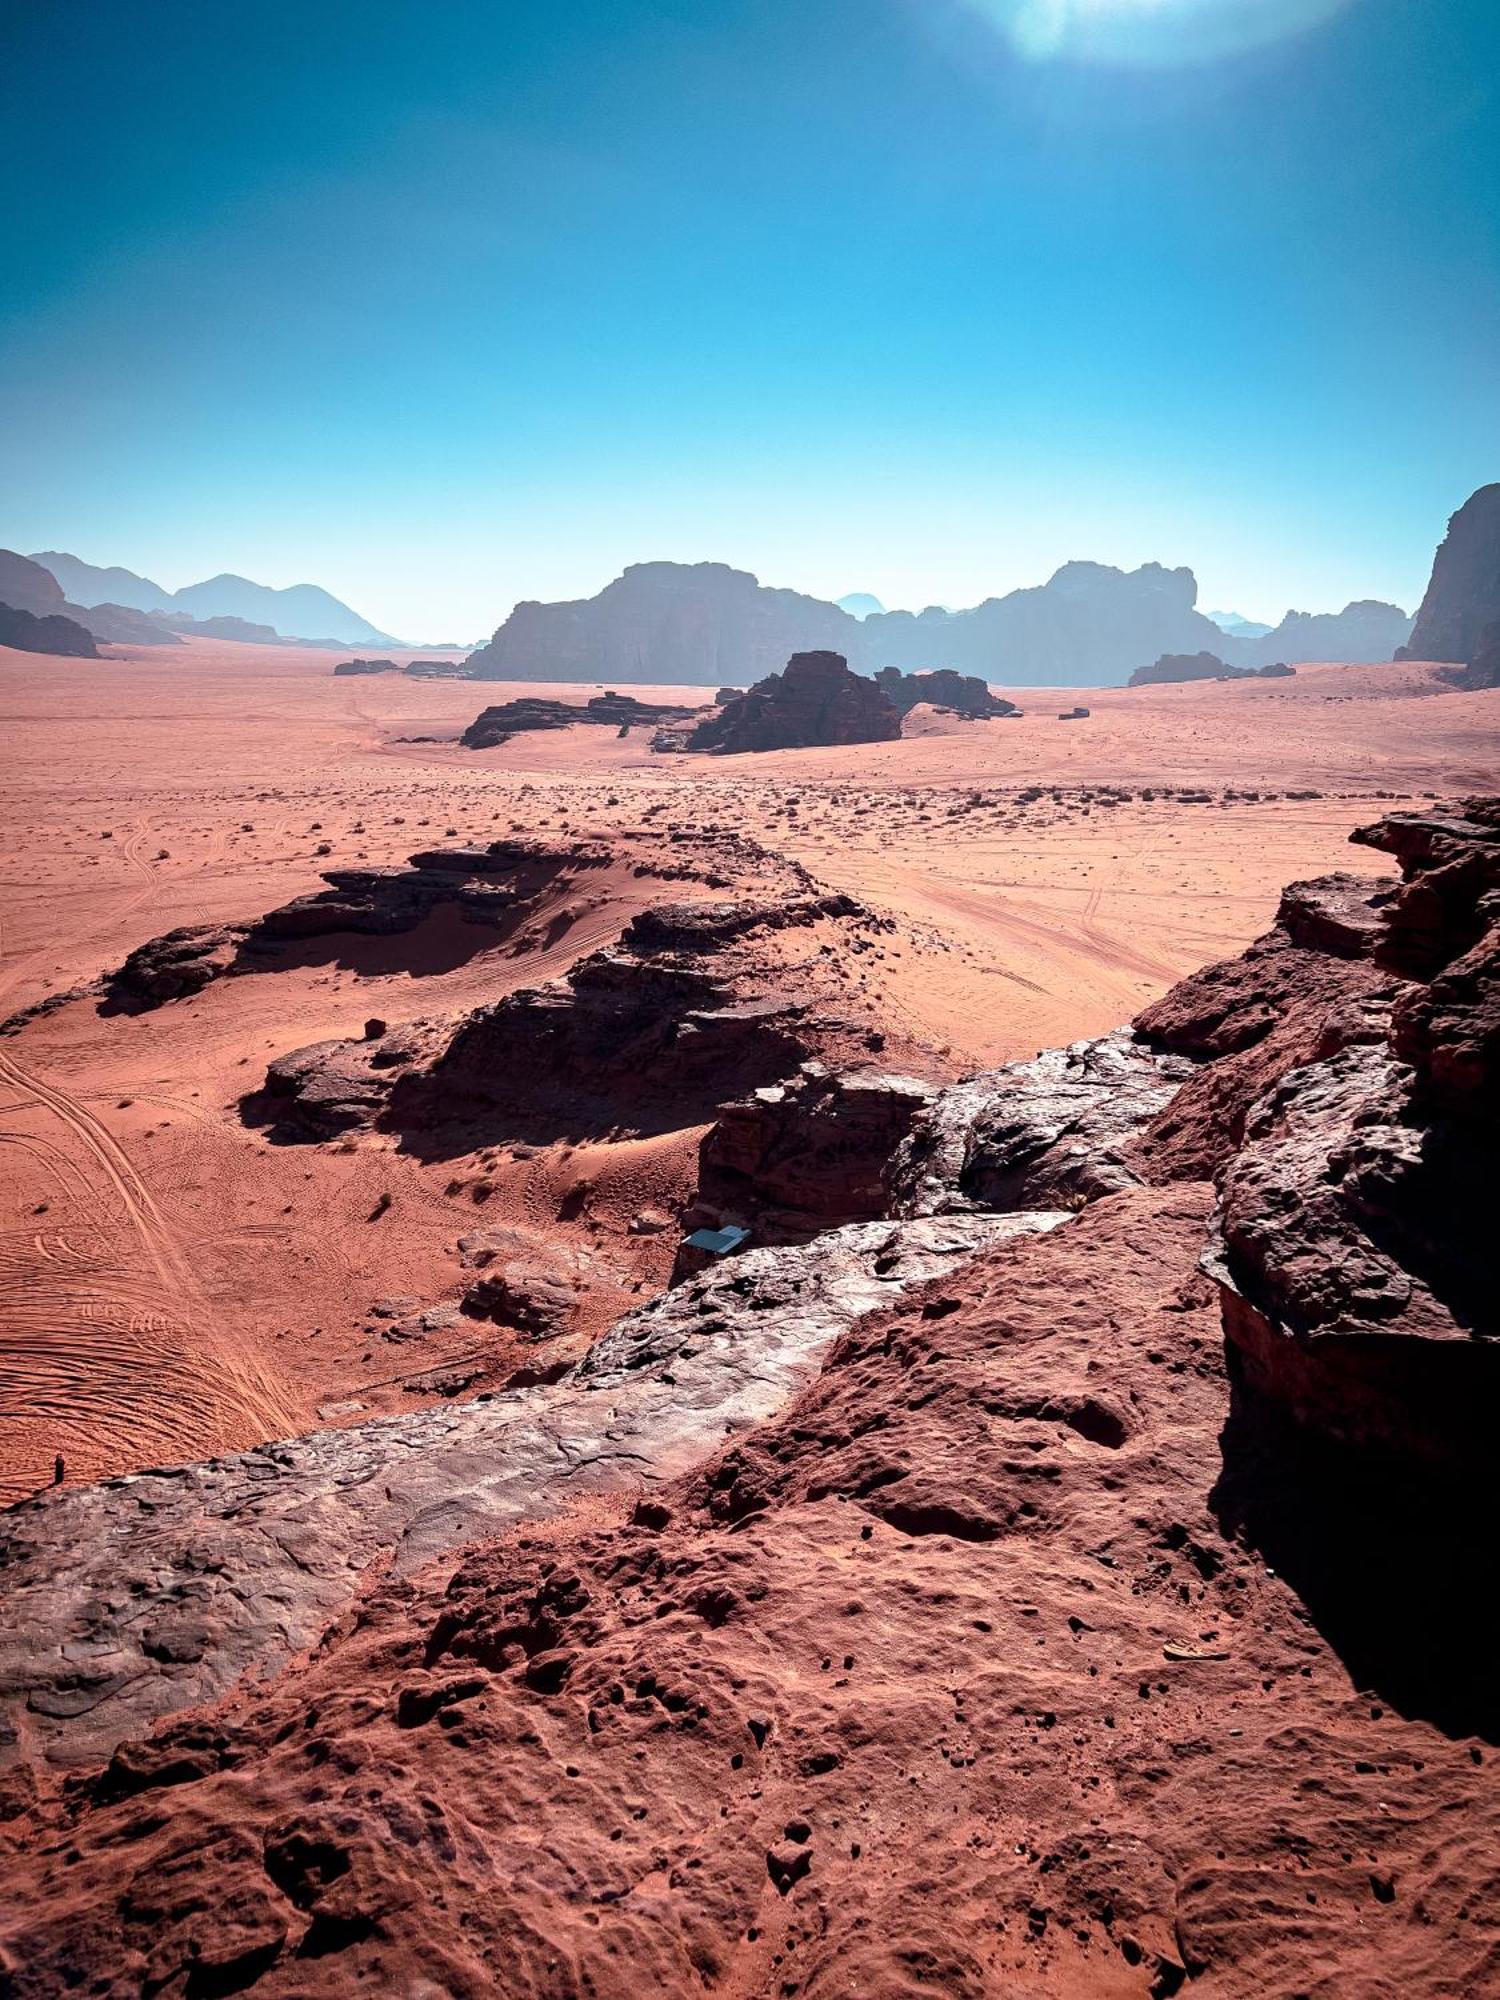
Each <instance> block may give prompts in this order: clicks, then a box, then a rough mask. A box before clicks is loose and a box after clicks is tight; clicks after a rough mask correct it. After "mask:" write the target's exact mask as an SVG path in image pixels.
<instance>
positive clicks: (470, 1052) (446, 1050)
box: [246, 894, 882, 1150]
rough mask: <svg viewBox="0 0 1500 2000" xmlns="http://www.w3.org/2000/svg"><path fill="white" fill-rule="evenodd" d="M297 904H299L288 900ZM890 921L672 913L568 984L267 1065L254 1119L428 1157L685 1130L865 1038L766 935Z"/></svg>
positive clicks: (748, 905)
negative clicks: (466, 1137) (465, 1137)
mask: <svg viewBox="0 0 1500 2000" xmlns="http://www.w3.org/2000/svg"><path fill="white" fill-rule="evenodd" d="M291 907H293V908H295V907H296V906H291ZM820 922H832V923H835V924H840V925H842V926H844V927H845V928H846V930H848V931H849V933H850V934H851V935H854V934H856V933H857V932H858V931H860V930H865V929H878V928H879V926H880V923H881V922H882V920H881V919H879V918H876V917H874V916H872V915H871V914H870V913H869V912H867V911H865V910H863V909H861V907H860V906H859V905H858V904H856V903H855V902H854V901H853V900H852V899H851V898H849V897H847V896H842V895H819V894H807V895H795V894H793V895H789V896H777V897H774V898H767V899H766V900H763V901H754V900H750V899H740V900H736V901H724V902H701V903H694V902H684V903H677V904H663V905H661V906H660V907H657V908H652V909H648V910H643V911H640V912H638V913H637V915H636V916H635V917H634V918H633V919H632V920H631V922H630V923H629V924H628V925H627V926H626V928H625V930H624V932H623V933H622V935H621V937H620V939H619V941H618V943H616V944H614V945H609V946H605V947H604V948H602V949H601V950H599V951H595V952H592V953H590V954H589V955H588V956H587V957H585V958H583V959H581V960H580V961H579V962H578V963H577V964H576V965H574V966H572V967H571V968H570V970H569V971H568V972H567V973H566V974H565V975H564V976H562V977H561V978H558V979H554V980H549V981H548V982H546V984H544V985H541V986H534V987H524V988H521V989H519V990H518V991H516V992H514V993H510V994H507V995H506V996H505V998H503V999H501V1000H498V1001H496V1002H494V1003H493V1004H492V1005H490V1006H487V1007H480V1008H477V1009H475V1010H474V1011H473V1012H472V1013H470V1014H468V1015H466V1016H465V1017H464V1018H463V1019H462V1020H460V1021H459V1022H458V1023H457V1024H456V1025H455V1024H453V1023H446V1024H445V1023H441V1022H436V1023H435V1022H427V1023H421V1024H415V1025H413V1026H411V1027H409V1028H408V1029H406V1030H404V1031H403V1032H401V1033H398V1034H392V1035H390V1036H388V1037H385V1038H384V1039H383V1040H382V1041H381V1042H380V1043H378V1044H376V1045H370V1044H368V1043H365V1042H354V1041H350V1042H328V1043H321V1044H318V1045H316V1046H314V1047H312V1048H309V1049H300V1050H294V1051H292V1052H290V1053H289V1054H287V1055H285V1056H283V1057H280V1058H278V1059H277V1060H276V1061H275V1062H273V1063H272V1065H271V1066H270V1068H269V1070H268V1072H267V1076H266V1084H265V1088H264V1090H263V1091H262V1092H261V1093H259V1094H258V1095H257V1096H256V1097H255V1098H253V1099H251V1100H249V1101H247V1105H246V1110H247V1112H248V1113H249V1114H250V1115H251V1116H252V1117H253V1118H254V1119H256V1120H257V1121H260V1122H266V1123H268V1124H269V1125H270V1127H271V1129H272V1131H273V1133H274V1134H275V1136H277V1137H279V1138H283V1139H326V1138H333V1137H335V1136H337V1135H338V1134H339V1133H342V1132H345V1131H348V1130H350V1129H352V1128H353V1127H355V1126H357V1125H375V1124H378V1125H380V1126H382V1127H383V1128H384V1129H387V1130H391V1131H395V1132H397V1133H399V1134H400V1135H401V1137H402V1140H403V1143H405V1144H408V1145H410V1146H412V1147H414V1148H416V1149H418V1150H421V1149H424V1148H427V1147H430V1146H433V1145H453V1144H456V1143H457V1139H456V1137H455V1134H456V1132H457V1130H458V1127H459V1126H462V1127H464V1128H465V1129H468V1130H470V1131H471V1132H472V1131H473V1130H477V1129H478V1127H480V1126H482V1128H483V1132H484V1135H485V1137H486V1139H487V1140H490V1141H494V1140H503V1139H507V1138H509V1139H526V1140H539V1141H542V1142H549V1141H551V1140H553V1139H557V1138H560V1137H564V1136H573V1137H579V1136H584V1135H593V1136H603V1135H605V1134H622V1133H645V1132H660V1131H669V1130H677V1129H679V1128H681V1127H682V1126H685V1125H693V1124H698V1123H703V1122H706V1121H707V1120H708V1119H710V1118H712V1117H713V1116H714V1115H715V1113H716V1112H717V1111H718V1109H719V1107H720V1106H721V1105H723V1104H725V1103H727V1102H728V1101H729V1100H730V1099H731V1098H734V1097H737V1096H739V1095H741V1094H742V1093H743V1092H745V1091H746V1090H749V1089H752V1088H754V1087H755V1086H756V1085H758V1084H762V1083H766V1082H770V1081H773V1080H775V1079H776V1078H779V1077H783V1076H787V1075H790V1074H791V1073H792V1072H793V1071H794V1070H795V1069H796V1068H797V1066H798V1065H799V1064H800V1063H802V1062H804V1061H806V1060H807V1059H808V1058H809V1057H810V1056H814V1055H817V1054H818V1053H819V1052H820V1051H821V1052H823V1053H829V1052H830V1051H832V1050H835V1049H838V1050H842V1049H845V1048H847V1047H852V1046H855V1045H857V1044H858V1043H859V1041H860V1040H861V1039H862V1036H861V1033H860V1031H859V1030H858V1029H856V1028H855V1027H854V1026H852V1025H851V1024H850V1023H849V1022H847V1021H845V1020H843V1019H842V1018H841V1017H839V1016H836V1015H832V1014H829V1013H827V1012H825V1011H823V1009H822V1008H821V1007H820V1006H819V1005H818V1004H817V995H816V992H815V991H814V989H812V988H810V987H807V986H806V985H805V982H804V984H803V987H802V990H801V991H800V992H799V994H798V996H797V997H793V995H792V994H791V993H790V992H789V991H788V990H787V982H786V981H785V979H784V977H783V976H782V975H781V973H780V971H779V961H778V962H776V963H772V962H769V961H767V960H765V959H764V957H763V955H762V953H761V951H760V950H759V948H758V945H757V938H758V936H760V935H761V934H773V933H775V932H778V931H785V930H788V929H793V930H796V929H806V928H809V927H810V926H812V925H815V924H817V923H820Z"/></svg>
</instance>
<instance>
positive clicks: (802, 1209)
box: [683, 1062, 936, 1244]
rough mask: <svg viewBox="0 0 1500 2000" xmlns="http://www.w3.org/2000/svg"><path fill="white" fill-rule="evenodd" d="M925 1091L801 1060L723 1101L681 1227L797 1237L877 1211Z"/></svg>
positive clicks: (927, 1098) (925, 1102)
mask: <svg viewBox="0 0 1500 2000" xmlns="http://www.w3.org/2000/svg"><path fill="white" fill-rule="evenodd" d="M935 1095H936V1089H935V1086H934V1085H932V1084H930V1083H927V1082H924V1081H923V1080H922V1079H920V1078H918V1077H911V1076H899V1075H893V1074H891V1073H890V1072H889V1071H886V1070H878V1069H873V1068H872V1069H845V1070H840V1071H838V1072H833V1071H830V1070H829V1069H828V1068H827V1066H826V1065H825V1064H823V1063H819V1062H809V1063H804V1064H803V1065H802V1067H801V1069H800V1070H799V1071H798V1072H797V1074H796V1075H795V1076H794V1077H790V1078H788V1079H787V1081H786V1082H785V1083H771V1084H766V1085H763V1086H762V1087H761V1088H760V1089H759V1090H756V1091H754V1092H752V1093H751V1095H750V1096H749V1097H746V1098H742V1099H739V1100H738V1101H737V1102H734V1103H730V1104H726V1105H724V1106H723V1108H722V1109H721V1111H720V1112H719V1115H718V1117H717V1118H716V1119H715V1120H714V1122H713V1124H712V1125H711V1126H710V1127H709V1129H708V1131H707V1132H706V1133H705V1135H704V1138H703V1143H702V1145H701V1146H700V1148H699V1152H698V1191H697V1196H696V1199H695V1201H694V1203H693V1206H692V1207H691V1208H690V1209H689V1211H688V1213H687V1214H686V1215H685V1216H684V1218H683V1226H684V1228H685V1229H688V1230H695V1229H702V1228H713V1229H717V1228H721V1227H723V1226H724V1225H725V1224H729V1225H733V1226H738V1227H744V1228H749V1229H750V1230H751V1233H752V1240H753V1241H754V1242H756V1243H758V1244H759V1243H784V1242H800V1241H805V1240H806V1239H807V1238H808V1237H810V1236H814V1235H816V1234H817V1233H818V1232H819V1231H820V1230H824V1229H829V1228H833V1227H835V1226H837V1225H839V1224H841V1223H847V1222H855V1221H866V1220H869V1219H870V1218H872V1217H875V1216H879V1215H883V1214H884V1213H885V1212H886V1209H887V1206H888V1204H889V1199H890V1197H889V1191H888V1189H887V1187H886V1181H885V1176H886V1170H887V1167H888V1166H889V1163H890V1161H891V1158H892V1156H893V1155H894V1154H895V1152H896V1149H897V1148H898V1147H899V1146H900V1145H901V1143H902V1141H903V1140H904V1139H906V1138H907V1136H908V1135H909V1133H910V1131H911V1128H912V1124H913V1122H914V1121H915V1120H916V1119H917V1118H918V1117H920V1116H921V1115H922V1114H923V1113H924V1112H925V1111H926V1109H927V1108H928V1106H929V1105H930V1104H931V1102H932V1099H933V1097H934V1096H935Z"/></svg>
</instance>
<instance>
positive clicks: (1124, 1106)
mask: <svg viewBox="0 0 1500 2000" xmlns="http://www.w3.org/2000/svg"><path fill="white" fill-rule="evenodd" d="M1194 1071H1195V1065H1194V1063H1193V1062H1192V1061H1191V1060H1190V1059H1189V1058H1187V1057H1185V1056H1180V1055H1173V1054H1169V1053H1164V1052H1160V1051H1157V1050H1153V1049H1151V1048H1149V1047H1147V1046H1146V1045H1145V1044H1144V1043H1142V1042H1140V1041H1138V1040H1136V1039H1135V1037H1134V1036H1133V1035H1132V1034H1131V1032H1130V1030H1129V1029H1128V1028H1118V1029H1116V1030H1115V1032H1114V1033H1113V1034H1109V1035H1101V1036H1099V1037H1097V1038H1096V1039H1095V1040H1092V1041H1082V1042H1073V1043H1071V1044H1070V1045H1069V1046H1068V1047H1067V1048H1063V1049H1046V1050H1044V1051H1043V1053H1042V1054H1041V1055H1039V1056H1038V1057H1037V1058H1036V1060H1035V1061H1034V1062H1022V1063H1008V1064H1006V1066H1005V1067H1004V1068H1003V1069H997V1070H987V1071H985V1072H984V1073H983V1074H982V1075H979V1076H973V1077H968V1078H966V1079H965V1080H964V1081H963V1082H962V1083H956V1084H953V1085H951V1086H950V1087H949V1088H948V1089H946V1090H943V1091H940V1092H939V1093H938V1094H937V1096H936V1097H935V1098H934V1099H933V1101H932V1103H931V1104H930V1105H929V1106H928V1108H927V1110H926V1111H925V1112H924V1113H922V1114H921V1115H920V1116H919V1117H918V1119H917V1120H916V1123H915V1125H914V1127H913V1129H912V1133H911V1136H910V1137H909V1138H908V1139H907V1140H906V1141H905V1143H904V1144H903V1145H902V1147H901V1148H900V1150H899V1151H898V1152H897V1154H896V1157H895V1159H894V1161H893V1163H892V1167H891V1173H890V1187H891V1196H892V1202H891V1207H892V1213H894V1214H897V1215H934V1214H948V1213H953V1212H956V1211H962V1210H966V1209H967V1210H973V1209H983V1210H990V1211H994V1210H1014V1209H1024V1208H1038V1207H1045V1206H1054V1207H1068V1206H1077V1205H1080V1204H1081V1203H1083V1202H1085V1201H1094V1200H1097V1199H1098V1197H1099V1196H1100V1195H1106V1194H1117V1193H1119V1191H1120V1190H1121V1189H1122V1188H1126V1187H1132V1186H1137V1185H1139V1183H1140V1181H1141V1178H1142V1176H1141V1175H1140V1174H1139V1173H1138V1172H1137V1171H1136V1169H1135V1167H1133V1166H1132V1165H1131V1164H1130V1163H1129V1161H1128V1159H1127V1157H1126V1148H1127V1146H1128V1144H1129V1142H1130V1141H1131V1140H1132V1139H1133V1138H1134V1137H1135V1136H1136V1135H1137V1134H1138V1133H1139V1132H1141V1131H1143V1130H1144V1128H1145V1127H1146V1126H1147V1125H1148V1124H1149V1123H1150V1122H1151V1120H1152V1119H1153V1118H1155V1117H1156V1115H1157V1114H1158V1112H1160V1111H1162V1110H1164V1109H1165V1107H1166V1106H1167V1104H1168V1103H1169V1102H1170V1101H1171V1099H1172V1097H1173V1095H1174V1093H1175V1092H1176V1091H1177V1089H1178V1088H1179V1086H1180V1085H1181V1084H1182V1083H1184V1082H1185V1081H1186V1080H1187V1079H1188V1078H1189V1077H1191V1076H1192V1075H1193V1074H1194Z"/></svg>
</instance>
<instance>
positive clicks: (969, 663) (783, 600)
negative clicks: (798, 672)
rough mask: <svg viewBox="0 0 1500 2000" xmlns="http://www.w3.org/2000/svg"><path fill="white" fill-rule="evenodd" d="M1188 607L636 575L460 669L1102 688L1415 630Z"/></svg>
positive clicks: (522, 612)
mask: <svg viewBox="0 0 1500 2000" xmlns="http://www.w3.org/2000/svg"><path fill="white" fill-rule="evenodd" d="M1197 597H1198V585H1197V580H1196V578H1195V577H1194V575H1193V572H1192V571H1191V570H1190V569H1164V568H1163V567H1162V566H1161V564H1159V563H1144V564H1142V566H1141V567H1140V568H1139V569H1134V570H1120V569H1114V568H1111V567H1110V566H1109V565H1108V564H1105V563H1091V562H1071V563H1065V564H1064V565H1063V567H1062V568H1061V569H1060V570H1058V571H1057V572H1056V574H1055V575H1054V576H1052V577H1051V578H1049V580H1048V581H1047V582H1046V583H1044V584H1039V585H1036V586H1034V587H1033V588H1030V589H1024V590H1013V591H1011V592H1009V593H1008V595H1006V596H1004V597H991V598H987V599H986V600H985V602H984V603H983V604H979V605H976V606H974V608H973V609H972V610H968V611H948V610H944V609H942V608H939V607H933V608H931V609H929V610H926V611H921V612H910V611H880V610H874V611H868V612H865V613H863V615H860V616H854V615H852V614H851V611H850V610H849V609H848V608H847V607H848V604H849V603H850V602H851V600H847V599H846V600H844V602H843V603H841V604H832V603H827V602H825V601H824V600H823V599H821V598H817V597H808V596H804V595H803V594H802V593H801V592H798V591H793V590H775V589H771V588H768V587H767V586H765V585H763V584H761V583H760V582H759V581H758V580H757V579H756V578H755V577H754V576H752V575H750V574H749V572H748V571H745V570H737V569H731V568H730V567H729V566H728V565H727V564H725V563H672V562H651V563H635V564H632V565H631V566H630V567H629V568H628V569H627V570H626V571H625V572H624V574H623V575H622V576H619V577H617V578H616V579H615V580H614V582H613V583H610V584H606V586H605V587H604V589H603V590H601V591H600V592H599V594H598V595H597V596H596V597H588V598H579V599H575V600H572V601H570V602H567V603H559V604H539V603H535V602H527V603H523V604H518V605H517V606H516V608H515V610H514V611H512V613H511V614H510V616H509V618H507V619H506V620H505V622H504V624H503V625H501V626H500V627H499V629H498V630H497V631H496V633H495V635H494V637H493V638H492V639H491V640H490V642H489V644H488V645H487V646H481V647H480V648H479V649H478V651H476V652H475V653H473V654H471V655H470V658H469V662H468V666H469V672H470V674H471V675H472V677H473V678H475V679H477V680H536V681H599V682H605V683H610V682H615V681H623V682H636V683H640V682H648V683H649V682H659V683H665V684H683V683H694V684H703V685H709V686H725V685H729V686H741V687H742V686H745V685H747V684H748V683H750V682H752V681H756V680H759V679H761V678H763V677H764V676H765V675H766V674H770V673H775V672H779V671H780V669H781V668H782V667H783V666H785V664H786V662H787V660H788V659H789V658H790V657H791V655H792V654H793V653H796V652H808V651H815V650H825V651H831V652H837V653H842V654H843V655H844V657H845V658H846V659H847V660H848V662H849V664H850V665H851V666H852V667H853V668H855V669H856V671H858V672H861V673H867V674H873V673H875V672H877V671H878V670H879V669H880V668H882V667H899V668H900V669H901V670H902V671H903V672H905V673H913V672H924V671H930V670H932V669H934V668H945V667H946V668H951V669H953V670H954V671H956V672H958V673H962V674H977V675H978V676H980V677H981V678H982V679H984V680H987V681H989V682H991V683H993V684H996V685H999V686H1002V687H1025V686H1028V685H1046V686H1056V687H1101V686H1111V685H1116V684H1119V683H1122V682H1124V681H1125V680H1126V679H1127V678H1128V677H1129V675H1130V674H1131V673H1132V671H1133V670H1134V669H1135V668H1137V667H1139V666H1143V665H1146V664H1147V663H1149V662H1150V661H1153V660H1155V659H1157V658H1158V657H1159V656H1160V655H1161V654H1163V653H1195V652H1213V653H1215V654H1217V655H1219V656H1220V657H1221V658H1224V659H1225V660H1226V662H1227V664H1229V665H1231V666H1236V667H1260V666H1265V665H1267V664H1269V663H1270V662H1272V661H1277V660H1287V661H1297V660H1388V659H1390V658H1391V657H1392V655H1393V654H1394V652H1395V650H1396V648H1397V647H1398V646H1400V645H1402V644H1403V643H1404V642H1405V640H1406V639H1407V637H1408V636H1409V634H1410V630H1411V621H1410V619H1409V618H1408V617H1407V615H1406V613H1405V612H1404V611H1402V610H1401V609H1400V607H1399V606H1397V605H1394V604H1376V603H1371V602H1362V603H1356V604H1350V605H1347V606H1346V607H1345V608H1344V610H1343V611H1341V612H1333V613H1326V614H1318V615H1310V614H1308V613H1305V612H1296V611H1292V612H1288V613H1287V615H1286V617H1285V618H1284V619H1283V620H1282V622H1281V624H1280V625H1278V626H1276V627H1275V628H1274V630H1270V631H1264V630H1262V631H1258V632H1254V633H1250V634H1247V635H1244V636H1241V637H1235V636H1233V635H1230V634H1227V633H1226V632H1225V630H1224V629H1223V628H1222V627H1221V626H1219V625H1217V624H1216V623H1215V622H1214V621H1213V620H1212V619H1211V618H1208V617H1206V616H1205V615H1204V613H1202V612H1201V611H1199V610H1198V609H1197V608H1196V605H1197ZM852 601H853V602H855V603H857V604H860V605H863V603H864V602H865V599H864V598H863V596H860V595H856V597H855V598H854V599H853V600H852Z"/></svg>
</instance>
